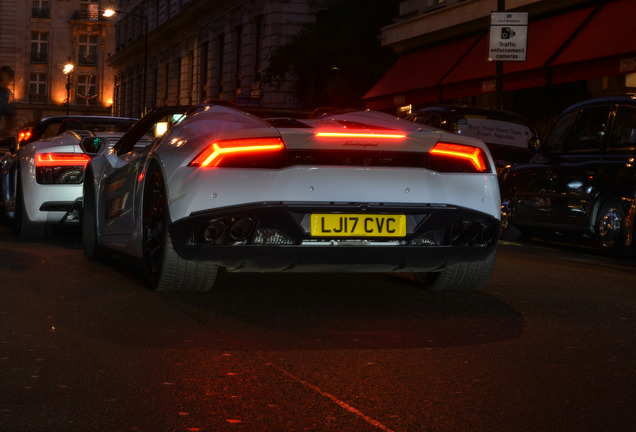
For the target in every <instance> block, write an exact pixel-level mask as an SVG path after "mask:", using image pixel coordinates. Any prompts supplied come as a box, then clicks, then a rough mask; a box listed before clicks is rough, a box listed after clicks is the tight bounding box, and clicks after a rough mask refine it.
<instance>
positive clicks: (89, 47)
mask: <svg viewBox="0 0 636 432" xmlns="http://www.w3.org/2000/svg"><path fill="white" fill-rule="evenodd" d="M78 45H79V64H80V65H84V66H87V65H88V66H91V65H96V64H97V36H93V35H89V34H86V33H84V34H80V35H79V44H78Z"/></svg>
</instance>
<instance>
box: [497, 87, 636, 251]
mask: <svg viewBox="0 0 636 432" xmlns="http://www.w3.org/2000/svg"><path fill="white" fill-rule="evenodd" d="M534 150H535V151H536V152H537V153H536V155H535V156H534V157H533V158H532V160H531V161H530V162H528V163H525V164H518V165H515V166H512V167H509V168H507V169H506V170H505V171H504V172H503V173H502V176H501V177H500V183H501V196H502V238H504V239H506V238H507V239H512V240H514V239H517V238H519V236H520V235H521V234H523V233H530V232H535V231H537V230H541V231H544V232H545V231H547V232H550V233H558V234H561V235H567V236H568V237H572V235H574V236H576V238H581V239H587V241H592V242H593V243H594V244H595V245H596V246H597V247H598V248H599V249H600V250H601V251H602V252H603V253H605V254H608V255H623V256H624V255H626V254H628V253H629V252H631V250H632V249H633V245H634V244H635V242H634V241H633V235H634V219H635V218H636V95H620V96H613V97H603V98H596V99H591V100H587V101H584V102H581V103H578V104H575V105H573V106H570V107H569V108H567V109H566V110H565V111H564V112H563V113H562V114H561V116H560V117H559V119H558V120H557V121H556V123H555V124H554V125H553V127H552V128H551V130H550V132H549V133H548V135H547V136H546V138H545V140H544V141H543V142H541V143H537V144H535V148H534Z"/></svg>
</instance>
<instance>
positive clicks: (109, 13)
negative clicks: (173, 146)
mask: <svg viewBox="0 0 636 432" xmlns="http://www.w3.org/2000/svg"><path fill="white" fill-rule="evenodd" d="M116 14H121V15H129V16H132V17H136V18H141V19H143V21H144V75H143V84H142V89H141V109H142V113H141V114H142V115H144V114H146V112H147V111H148V110H147V107H146V84H147V76H148V17H147V16H145V15H137V14H133V13H129V12H123V11H120V10H118V9H106V10H104V12H103V15H104V16H105V17H106V18H110V17H112V16H114V15H116Z"/></svg>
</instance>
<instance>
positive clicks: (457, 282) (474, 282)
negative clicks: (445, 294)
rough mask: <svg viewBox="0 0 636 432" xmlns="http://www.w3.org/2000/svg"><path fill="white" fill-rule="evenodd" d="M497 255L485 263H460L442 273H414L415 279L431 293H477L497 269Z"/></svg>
mask: <svg viewBox="0 0 636 432" xmlns="http://www.w3.org/2000/svg"><path fill="white" fill-rule="evenodd" d="M496 257H497V253H496V252H493V253H492V254H490V255H489V256H488V258H486V259H485V260H483V261H476V262H468V263H460V264H455V265H452V266H449V267H447V268H445V269H444V270H442V271H440V272H425V273H420V272H418V273H414V275H415V279H416V280H417V281H418V282H419V283H420V284H421V285H422V286H423V287H424V288H426V289H427V290H429V291H476V290H479V289H481V287H483V286H484V285H485V284H486V282H488V279H490V276H491V275H492V272H493V269H494V268H495V259H496Z"/></svg>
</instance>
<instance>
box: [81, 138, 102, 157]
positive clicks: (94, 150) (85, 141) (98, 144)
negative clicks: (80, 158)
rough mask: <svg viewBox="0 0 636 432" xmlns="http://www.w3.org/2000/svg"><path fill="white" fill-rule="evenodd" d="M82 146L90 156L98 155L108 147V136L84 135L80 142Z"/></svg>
mask: <svg viewBox="0 0 636 432" xmlns="http://www.w3.org/2000/svg"><path fill="white" fill-rule="evenodd" d="M79 146H80V148H81V149H82V151H83V152H84V153H86V154H87V155H89V156H96V155H98V154H100V153H101V152H102V151H103V150H104V149H105V148H107V147H108V138H101V137H92V136H91V137H84V138H82V140H81V141H80V143H79Z"/></svg>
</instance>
